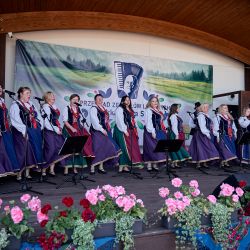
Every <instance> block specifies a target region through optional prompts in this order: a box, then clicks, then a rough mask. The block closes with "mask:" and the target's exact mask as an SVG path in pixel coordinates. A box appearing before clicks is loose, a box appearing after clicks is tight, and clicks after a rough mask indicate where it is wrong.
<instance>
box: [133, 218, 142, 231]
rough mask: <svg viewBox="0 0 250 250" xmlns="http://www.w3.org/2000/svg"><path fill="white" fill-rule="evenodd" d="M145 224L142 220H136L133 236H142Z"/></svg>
mask: <svg viewBox="0 0 250 250" xmlns="http://www.w3.org/2000/svg"><path fill="white" fill-rule="evenodd" d="M144 226H145V225H144V223H143V221H142V220H135V223H134V225H133V234H141V233H142V232H143V231H144V229H145V228H144Z"/></svg>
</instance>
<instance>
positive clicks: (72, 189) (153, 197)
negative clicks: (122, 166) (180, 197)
mask: <svg viewBox="0 0 250 250" xmlns="http://www.w3.org/2000/svg"><path fill="white" fill-rule="evenodd" d="M233 169H234V170H238V172H237V173H235V174H236V175H238V179H239V180H241V179H245V180H247V181H248V180H250V169H249V170H241V169H240V167H239V166H234V167H233ZM106 170H108V168H106ZM87 171H88V169H84V172H85V173H86V174H88V172H87ZM56 172H57V176H56V177H50V178H49V180H50V181H53V182H56V183H57V184H60V183H62V182H63V181H64V180H65V177H64V176H63V174H62V172H63V171H62V168H57V169H56ZM137 172H139V173H141V176H142V177H143V180H140V179H137V178H134V176H132V175H130V174H122V175H118V176H116V177H113V176H114V175H116V171H115V170H114V169H109V172H108V173H107V174H106V175H103V174H98V173H96V174H95V175H93V176H89V178H91V179H93V180H95V181H96V182H89V181H86V180H84V181H82V183H83V184H84V185H85V186H86V187H87V189H91V188H95V187H97V186H98V185H99V186H102V185H105V184H110V185H122V186H124V187H125V188H126V190H127V192H128V193H134V194H135V195H136V196H137V197H138V198H140V199H142V200H143V202H144V204H145V207H146V208H147V209H148V220H149V223H148V225H147V226H146V232H147V231H148V232H150V231H155V230H161V228H160V217H159V215H158V214H157V211H158V210H159V209H160V208H161V206H162V204H163V199H161V198H160V197H159V195H158V189H159V188H160V187H168V188H170V190H174V188H173V187H172V186H171V183H170V181H169V178H168V176H167V175H166V172H165V168H164V167H163V168H162V169H161V172H160V173H159V176H161V177H164V178H159V179H157V178H151V175H152V174H149V173H148V172H147V171H146V170H145V169H143V170H137ZM206 172H207V173H208V174H204V173H202V172H201V171H199V170H197V169H195V168H194V166H192V165H189V166H186V167H183V168H181V169H178V170H177V172H176V173H177V174H178V175H179V177H180V178H181V179H182V180H183V181H184V184H188V182H189V181H190V180H193V179H196V180H198V182H199V184H200V190H201V192H203V193H204V194H205V195H208V194H210V193H211V192H212V191H213V190H214V189H215V187H216V186H217V185H218V184H220V182H221V181H223V180H224V179H225V178H226V177H227V176H229V175H231V174H232V173H228V172H224V171H223V170H222V169H219V167H218V166H211V167H210V169H209V170H206ZM246 172H248V173H246ZM33 176H37V173H35V174H34V173H33ZM0 182H1V185H0V193H1V194H0V198H1V199H3V200H4V201H6V200H12V199H19V197H20V196H21V194H22V193H25V192H18V191H16V192H13V193H9V194H3V193H5V192H11V191H14V190H19V189H20V184H19V183H18V182H17V181H15V177H14V176H11V177H10V176H9V177H5V178H1V179H0ZM248 182H250V181H248ZM31 185H32V190H36V191H39V192H42V193H43V195H38V196H39V198H40V199H41V200H42V202H43V204H45V203H51V204H52V206H56V205H59V206H60V204H61V200H62V198H63V197H64V196H72V197H73V198H74V200H75V203H76V204H77V206H79V201H80V199H81V198H83V197H84V194H85V192H86V189H84V188H83V187H82V185H81V184H79V183H78V184H77V185H74V184H73V183H71V182H69V183H64V184H63V186H62V187H61V188H59V189H56V186H55V185H51V184H48V183H31ZM31 194H32V193H31ZM33 195H35V194H33ZM137 249H139V248H137ZM159 249H160V248H159Z"/></svg>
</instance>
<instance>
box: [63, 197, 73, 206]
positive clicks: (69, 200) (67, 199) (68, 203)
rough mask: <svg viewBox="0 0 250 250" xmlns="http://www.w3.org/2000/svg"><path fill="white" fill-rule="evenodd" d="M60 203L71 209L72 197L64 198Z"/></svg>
mask: <svg viewBox="0 0 250 250" xmlns="http://www.w3.org/2000/svg"><path fill="white" fill-rule="evenodd" d="M62 203H63V204H64V205H65V206H66V207H71V206H72V205H73V204H74V200H73V199H72V197H64V198H63V199H62Z"/></svg>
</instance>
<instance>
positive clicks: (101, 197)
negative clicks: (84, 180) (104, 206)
mask: <svg viewBox="0 0 250 250" xmlns="http://www.w3.org/2000/svg"><path fill="white" fill-rule="evenodd" d="M98 199H99V201H105V200H106V197H105V196H104V195H103V194H101V195H99V197H98Z"/></svg>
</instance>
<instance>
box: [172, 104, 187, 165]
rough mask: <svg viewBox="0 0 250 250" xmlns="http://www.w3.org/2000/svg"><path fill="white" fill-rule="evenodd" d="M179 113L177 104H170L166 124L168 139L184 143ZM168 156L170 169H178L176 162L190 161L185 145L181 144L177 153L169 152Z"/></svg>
mask: <svg viewBox="0 0 250 250" xmlns="http://www.w3.org/2000/svg"><path fill="white" fill-rule="evenodd" d="M179 111H180V105H179V104H176V103H174V104H172V105H171V107H170V112H169V115H168V123H169V139H170V140H177V139H180V140H184V141H185V134H184V132H183V125H182V124H183V120H182V119H181V117H180V116H179V115H178V113H179ZM169 156H170V158H171V160H172V167H173V168H175V167H177V168H179V167H180V166H178V162H180V161H185V160H188V159H190V158H191V157H190V156H189V154H188V152H187V151H186V149H185V144H184V142H183V145H182V146H181V148H180V149H179V150H178V151H177V152H171V153H169Z"/></svg>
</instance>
